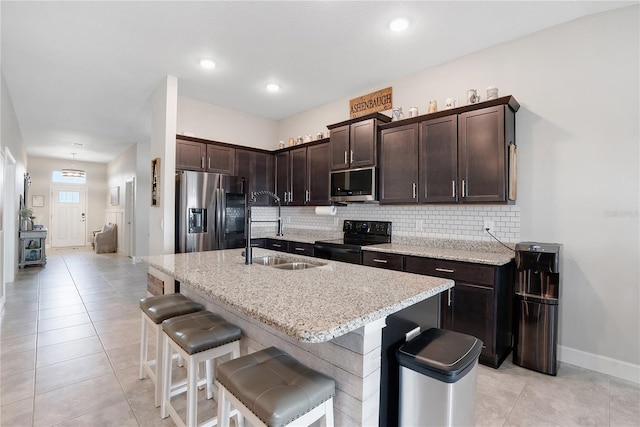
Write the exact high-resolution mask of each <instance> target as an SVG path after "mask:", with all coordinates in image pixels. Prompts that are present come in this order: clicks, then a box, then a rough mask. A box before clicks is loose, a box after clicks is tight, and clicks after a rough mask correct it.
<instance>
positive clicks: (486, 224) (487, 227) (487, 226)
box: [482, 220, 495, 233]
mask: <svg viewBox="0 0 640 427" xmlns="http://www.w3.org/2000/svg"><path fill="white" fill-rule="evenodd" d="M494 226H495V225H494V224H493V221H490V220H484V225H483V226H482V231H485V230H487V231H490V232H491V233H493V228H494Z"/></svg>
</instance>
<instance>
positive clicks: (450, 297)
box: [447, 288, 453, 307]
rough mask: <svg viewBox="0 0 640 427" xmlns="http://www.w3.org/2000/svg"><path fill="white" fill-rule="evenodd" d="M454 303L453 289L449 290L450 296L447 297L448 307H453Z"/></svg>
mask: <svg viewBox="0 0 640 427" xmlns="http://www.w3.org/2000/svg"><path fill="white" fill-rule="evenodd" d="M452 302H453V288H449V295H447V306H449V307H451V303H452Z"/></svg>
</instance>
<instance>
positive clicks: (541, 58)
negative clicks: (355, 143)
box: [278, 6, 640, 381]
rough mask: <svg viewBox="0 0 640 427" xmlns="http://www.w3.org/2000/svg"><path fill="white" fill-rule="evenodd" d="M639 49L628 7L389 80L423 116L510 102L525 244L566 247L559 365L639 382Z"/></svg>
mask: <svg viewBox="0 0 640 427" xmlns="http://www.w3.org/2000/svg"><path fill="white" fill-rule="evenodd" d="M638 40H639V24H638V6H633V7H629V8H623V9H618V10H614V11H612V12H606V13H603V14H597V15H592V16H588V17H586V18H582V19H579V20H576V21H573V22H569V23H567V24H563V25H560V26H557V27H554V28H551V29H548V30H545V31H541V32H539V33H536V34H533V35H530V36H527V37H524V38H521V39H518V40H514V41H512V42H509V43H505V44H502V45H499V46H496V47H493V48H490V49H486V50H483V51H481V52H477V53H474V54H471V55H468V56H466V57H463V58H460V59H458V60H455V61H452V62H449V63H446V64H443V65H440V66H437V67H433V68H430V69H427V70H424V71H422V72H420V73H417V74H415V75H412V76H409V77H407V78H404V79H401V80H398V81H394V82H391V85H392V86H393V98H394V106H402V107H403V109H404V110H408V109H409V107H412V106H417V107H418V108H419V110H420V112H421V113H424V112H425V111H426V108H427V102H428V100H430V99H437V101H438V105H439V106H441V107H442V105H443V104H444V100H445V98H447V97H450V96H454V97H458V98H460V100H461V102H463V100H464V98H465V91H466V89H469V88H478V89H480V91H479V93H480V94H481V95H482V97H483V99H484V97H485V95H486V93H485V92H484V88H486V87H487V86H489V85H493V86H497V87H498V88H499V90H500V95H501V96H504V95H507V94H512V95H514V96H515V97H516V99H517V100H518V101H519V102H520V104H521V106H522V107H521V109H520V111H519V112H518V113H517V115H516V134H517V137H516V138H517V143H518V154H519V158H518V165H519V172H518V179H519V184H518V190H519V191H518V197H519V199H518V202H517V205H518V206H519V207H520V212H521V213H520V220H521V229H520V233H521V235H520V237H521V239H522V240H535V241H541V242H559V243H562V244H563V245H564V253H563V259H564V263H563V271H564V283H563V291H562V301H561V315H560V344H561V346H562V347H561V358H562V360H565V361H569V362H570V363H574V364H578V365H582V366H586V367H589V368H591V369H596V370H602V371H606V370H608V371H610V372H611V373H613V374H617V373H620V372H621V371H622V370H625V371H626V373H625V374H620V375H618V376H625V375H627V376H629V375H631V376H632V377H633V379H635V380H636V381H640V370H639V368H638V365H639V364H640V337H639V334H638V332H637V327H638V325H639V324H640V316H639V314H638V313H639V312H640V310H639V301H640V292H639V287H640V286H639V271H638V264H639V263H638V260H639V251H638V242H639V229H638V206H639V205H638V203H639V200H638V195H639V174H638V170H639V147H638V145H639V144H638V141H639V140H640V138H639V131H638V117H639V116H640V115H639V105H638V104H639V98H638V94H639V66H638V64H639V45H638V44H639V43H638ZM379 54H380V55H381V56H384V52H379ZM386 86H388V84H383V85H380V87H386ZM380 87H376V88H371V90H375V89H379V88H380ZM358 95H361V94H352V95H350V96H348V97H345V98H344V99H343V100H341V101H338V102H335V103H332V104H329V105H327V106H324V107H321V108H319V109H316V110H311V111H308V112H306V113H302V114H299V115H297V116H295V117H292V118H290V119H287V120H282V121H281V122H280V126H279V128H278V138H279V139H283V138H285V137H287V136H290V135H297V134H300V133H307V132H309V133H313V132H314V131H316V129H317V127H318V126H320V125H321V124H322V123H324V124H329V123H332V122H338V121H342V120H346V119H348V101H349V99H351V98H354V97H356V96H358ZM320 118H321V119H320ZM327 118H332V120H331V121H330V122H326V119H327ZM320 120H322V122H321V121H320ZM609 358H610V359H613V360H609ZM629 364H630V365H629ZM613 371H615V372H613Z"/></svg>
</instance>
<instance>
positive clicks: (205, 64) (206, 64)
mask: <svg viewBox="0 0 640 427" xmlns="http://www.w3.org/2000/svg"><path fill="white" fill-rule="evenodd" d="M200 66H201V67H202V68H206V69H207V70H213V69H214V68H216V63H215V62H213V60H211V59H208V58H204V59H201V60H200Z"/></svg>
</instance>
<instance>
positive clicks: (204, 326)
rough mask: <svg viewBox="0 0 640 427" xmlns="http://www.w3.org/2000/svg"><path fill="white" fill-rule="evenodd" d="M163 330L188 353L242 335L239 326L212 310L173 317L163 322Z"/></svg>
mask: <svg viewBox="0 0 640 427" xmlns="http://www.w3.org/2000/svg"><path fill="white" fill-rule="evenodd" d="M162 330H163V331H164V332H165V334H167V336H168V337H169V338H171V339H172V340H173V341H175V342H176V344H178V345H179V346H180V347H182V349H183V350H184V351H186V352H187V354H194V353H199V352H201V351H205V350H209V349H211V348H214V347H219V346H221V345H224V344H227V343H230V342H232V341H236V340H239V339H240V337H241V336H242V330H241V329H240V328H239V327H237V326H236V325H234V324H232V323H229V322H227V321H226V320H224V319H223V318H222V317H220V316H218V315H217V314H213V313H212V312H210V311H199V312H196V313H191V314H185V315H182V316H177V317H172V318H171V319H167V320H165V321H164V322H162Z"/></svg>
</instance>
